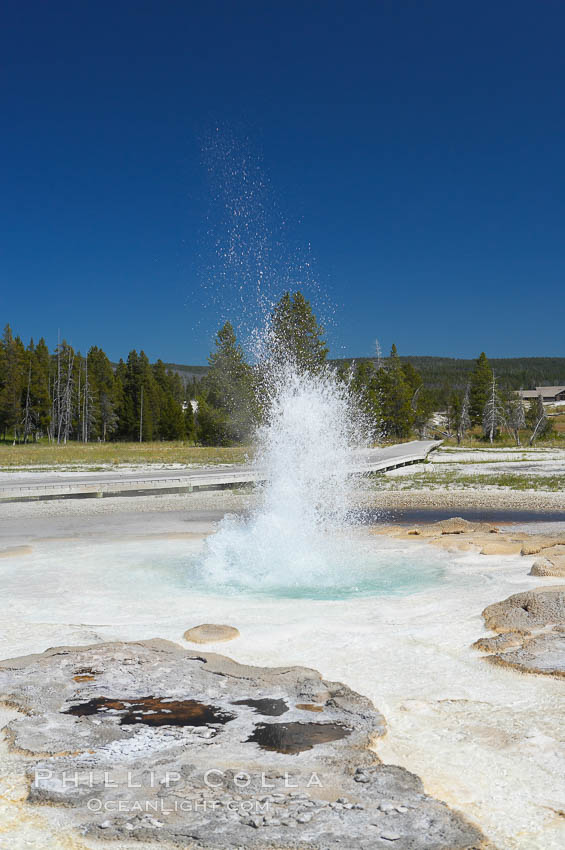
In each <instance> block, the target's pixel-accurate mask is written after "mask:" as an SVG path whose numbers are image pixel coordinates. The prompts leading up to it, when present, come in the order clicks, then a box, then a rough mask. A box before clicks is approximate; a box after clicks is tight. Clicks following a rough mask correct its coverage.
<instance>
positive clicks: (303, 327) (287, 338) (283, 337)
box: [270, 292, 328, 372]
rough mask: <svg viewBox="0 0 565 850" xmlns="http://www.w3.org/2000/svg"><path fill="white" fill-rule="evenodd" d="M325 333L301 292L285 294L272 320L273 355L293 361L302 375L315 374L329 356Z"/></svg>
mask: <svg viewBox="0 0 565 850" xmlns="http://www.w3.org/2000/svg"><path fill="white" fill-rule="evenodd" d="M323 335H324V329H323V328H322V327H321V325H319V324H318V322H317V320H316V317H315V315H314V313H313V311H312V307H311V306H310V302H309V301H307V300H306V299H305V298H304V296H303V295H302V293H301V292H295V293H294V294H293V295H291V294H290V293H289V292H285V294H284V295H283V296H282V298H281V300H280V301H279V302H278V304H276V305H275V308H274V310H273V313H272V316H271V340H270V347H271V355H272V356H274V357H275V358H277V359H278V358H280V359H283V360H287V359H291V360H292V361H293V363H294V364H295V365H296V367H297V368H298V369H300V370H303V371H309V372H316V371H318V370H320V369H321V368H322V366H323V365H324V363H325V362H326V358H327V356H328V349H327V348H326V344H325V342H324V340H323Z"/></svg>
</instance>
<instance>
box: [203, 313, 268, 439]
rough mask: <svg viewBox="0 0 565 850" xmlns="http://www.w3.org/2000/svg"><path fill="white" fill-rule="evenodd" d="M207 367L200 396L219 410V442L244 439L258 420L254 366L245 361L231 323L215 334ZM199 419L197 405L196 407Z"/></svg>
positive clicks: (209, 405)
mask: <svg viewBox="0 0 565 850" xmlns="http://www.w3.org/2000/svg"><path fill="white" fill-rule="evenodd" d="M208 362H209V364H210V371H209V372H208V374H207V375H206V377H205V378H204V380H203V382H202V384H203V387H202V390H203V392H202V394H201V398H202V397H204V398H205V400H206V404H207V407H208V408H209V409H210V413H211V410H212V409H213V408H214V409H216V410H218V411H220V412H221V413H222V416H221V417H215V419H214V421H215V426H214V427H215V428H218V427H219V423H220V422H223V423H224V427H225V433H224V434H223V435H222V443H225V442H232V441H239V442H241V441H242V440H245V439H247V438H248V437H249V435H250V433H251V431H252V430H253V427H254V425H255V424H256V421H257V416H258V413H257V403H256V397H255V392H254V376H253V370H252V369H251V367H250V366H249V365H248V363H246V361H245V356H244V353H243V350H242V348H241V346H240V345H238V343H237V339H236V335H235V332H234V329H233V327H232V325H231V324H230V323H229V322H226V323H225V324H224V326H223V327H222V328H221V329H220V330H219V331H218V334H217V336H216V350H215V351H214V352H213V353H212V354H211V355H210V357H209V358H208ZM198 418H199V420H200V409H199V411H198Z"/></svg>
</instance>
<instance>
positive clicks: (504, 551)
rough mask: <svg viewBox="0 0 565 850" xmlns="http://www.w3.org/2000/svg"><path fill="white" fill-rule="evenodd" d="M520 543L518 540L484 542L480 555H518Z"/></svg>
mask: <svg viewBox="0 0 565 850" xmlns="http://www.w3.org/2000/svg"><path fill="white" fill-rule="evenodd" d="M521 551H522V543H521V541H519V540H500V539H499V540H493V541H492V542H488V543H485V544H484V546H483V548H482V549H481V555H519V554H520V553H521Z"/></svg>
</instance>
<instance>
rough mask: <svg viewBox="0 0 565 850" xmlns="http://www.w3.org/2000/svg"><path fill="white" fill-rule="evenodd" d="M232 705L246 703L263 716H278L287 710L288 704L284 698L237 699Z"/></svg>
mask: <svg viewBox="0 0 565 850" xmlns="http://www.w3.org/2000/svg"><path fill="white" fill-rule="evenodd" d="M232 705H247V706H249V707H250V708H253V709H254V710H255V712H256V713H257V714H263V715H265V717H280V716H281V714H284V713H285V712H287V711H288V705H287V704H286V702H285V701H284V699H269V698H268V697H265V698H263V699H238V700H237V701H236V702H232Z"/></svg>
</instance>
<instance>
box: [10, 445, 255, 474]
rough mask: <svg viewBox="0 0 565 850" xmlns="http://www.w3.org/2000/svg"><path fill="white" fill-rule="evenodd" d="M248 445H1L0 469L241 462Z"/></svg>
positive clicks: (245, 454)
mask: <svg viewBox="0 0 565 850" xmlns="http://www.w3.org/2000/svg"><path fill="white" fill-rule="evenodd" d="M249 451H250V450H249V448H247V447H242V446H237V447H233V448H216V447H213V448H205V447H200V446H193V445H189V444H188V443H182V442H171V443H86V444H85V443H68V444H67V445H66V446H57V445H50V444H49V443H28V444H27V445H15V446H13V445H11V444H6V443H4V444H0V468H1V469H10V468H13V467H22V466H25V467H33V468H35V467H41V468H43V467H54V466H56V467H72V466H75V465H80V466H81V467H82V466H85V467H86V466H87V467H89V468H91V469H96V468H99V467H105V466H107V465H111V466H118V465H120V464H128V465H129V464H133V465H139V464H148V463H158V464H162V463H167V464H168V463H186V464H194V463H205V464H209V463H211V464H217V463H242V462H243V461H244V460H246V458H247V456H248V455H249Z"/></svg>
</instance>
